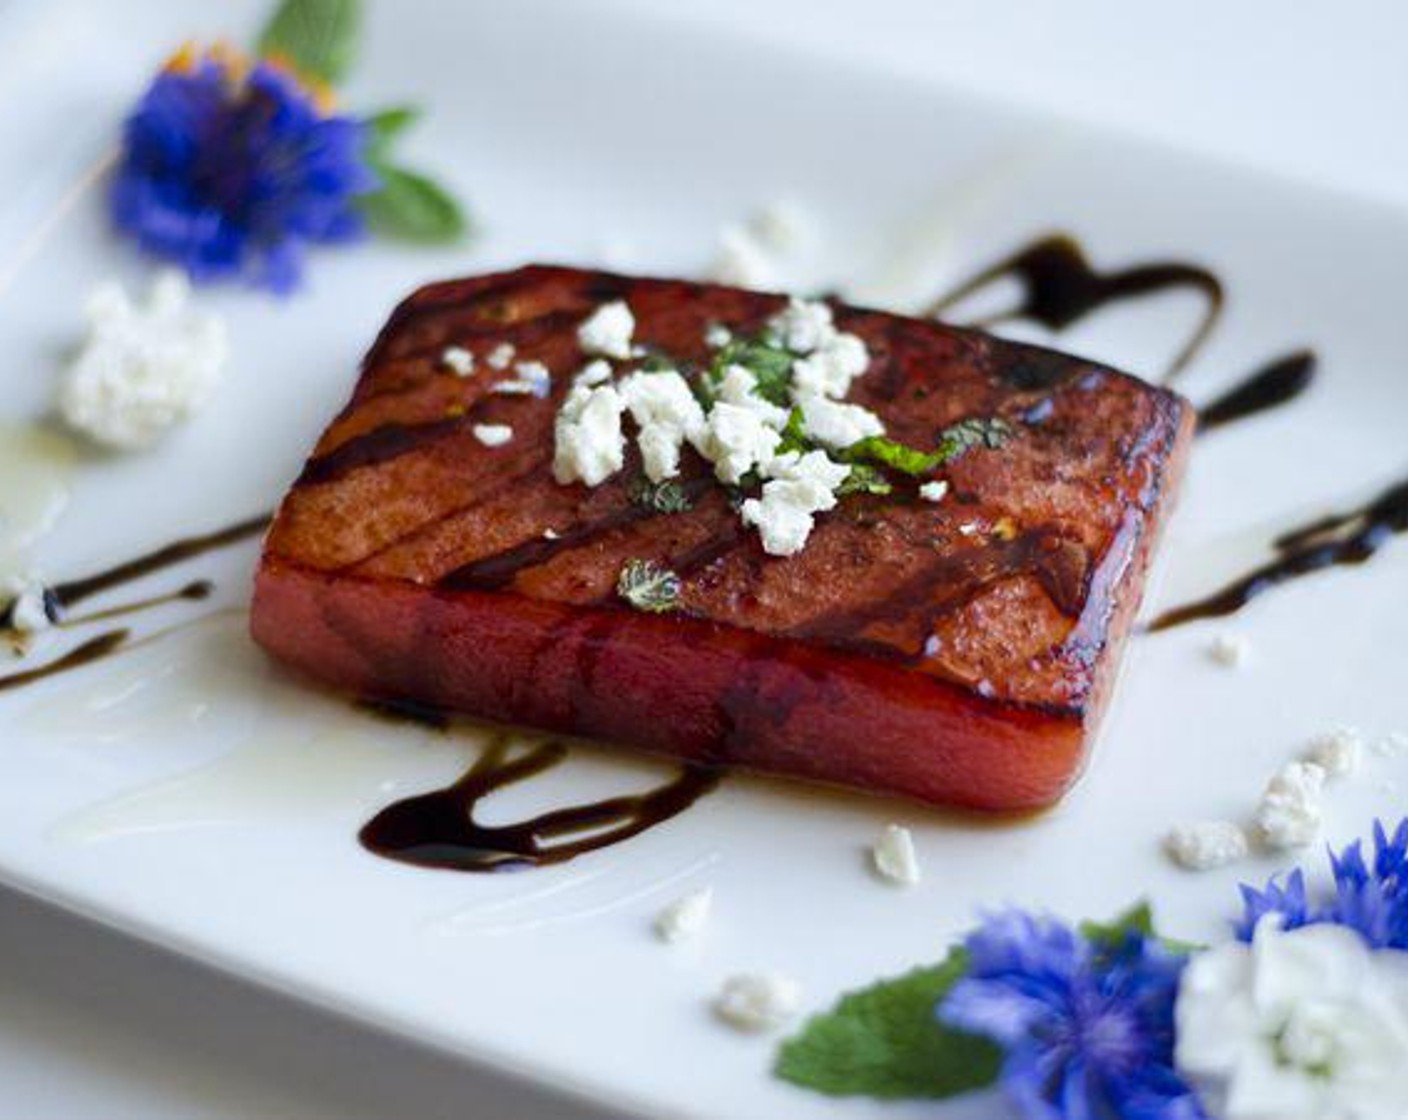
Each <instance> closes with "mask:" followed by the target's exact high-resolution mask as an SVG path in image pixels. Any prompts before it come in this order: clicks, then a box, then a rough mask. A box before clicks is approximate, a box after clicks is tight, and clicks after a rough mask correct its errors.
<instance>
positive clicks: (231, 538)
mask: <svg viewBox="0 0 1408 1120" xmlns="http://www.w3.org/2000/svg"><path fill="white" fill-rule="evenodd" d="M270 517H271V515H270V514H260V515H259V516H258V517H251V518H249V519H247V520H245V521H240V522H237V523H236V524H234V525H231V526H229V527H228V528H225V529H217V530H216V531H215V532H213V533H203V534H201V535H200V536H195V537H184V538H182V539H181V540H177V541H172V542H171V543H170V544H168V545H163V546H162V547H161V548H158V549H154V550H153V551H151V552H148V553H144V554H143V555H141V556H138V557H137V558H136V559H134V560H125V561H123V562H122V563H120V564H115V565H113V566H112V567H111V568H107V569H105V570H104V571H101V572H94V573H93V574H92V575H89V576H84V577H82V578H81V579H73V580H68V581H66V582H64V583H58V584H55V585H54V586H53V587H52V588H50V591H51V592H52V593H53V596H54V598H55V599H56V600H57V601H58V604H59V606H60V607H61V608H65V607H71V606H73V605H74V604H75V603H79V602H82V601H83V600H84V599H87V598H90V597H91V596H94V595H97V594H99V593H101V592H103V591H111V590H112V589H113V588H114V587H121V586H122V585H123V584H124V583H131V582H132V581H134V580H138V579H142V578H143V577H144V576H149V575H152V574H153V573H154V572H159V571H161V570H162V569H164V568H170V567H173V566H175V565H176V564H180V563H183V562H185V561H187V560H193V559H195V558H196V557H197V556H203V555H205V554H206V553H207V552H214V551H216V550H217V549H221V548H226V547H228V546H229V545H232V544H238V543H239V542H240V541H242V540H246V539H248V538H249V537H254V536H258V535H259V534H260V533H262V532H263V531H264V529H265V528H266V527H267V526H268V524H269V521H270Z"/></svg>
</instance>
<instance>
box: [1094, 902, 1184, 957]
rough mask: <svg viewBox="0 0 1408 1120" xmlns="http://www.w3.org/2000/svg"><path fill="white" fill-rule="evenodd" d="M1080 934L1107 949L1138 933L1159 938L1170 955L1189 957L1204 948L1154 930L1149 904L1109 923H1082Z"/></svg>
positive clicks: (1138, 906) (1127, 911)
mask: <svg viewBox="0 0 1408 1120" xmlns="http://www.w3.org/2000/svg"><path fill="white" fill-rule="evenodd" d="M1079 928H1080V933H1081V936H1082V937H1084V938H1085V939H1086V940H1087V941H1091V942H1094V943H1095V944H1096V945H1097V946H1099V947H1101V948H1105V949H1113V948H1116V947H1118V946H1119V944H1120V942H1122V941H1123V940H1124V939H1125V938H1126V937H1127V936H1128V935H1129V934H1131V933H1138V934H1142V935H1143V936H1144V937H1153V938H1157V939H1158V942H1159V944H1160V945H1162V946H1163V947H1164V948H1165V949H1167V950H1168V951H1169V952H1170V953H1180V954H1183V955H1185V956H1186V955H1187V954H1189V953H1195V952H1197V951H1199V950H1200V949H1202V948H1203V946H1201V945H1196V944H1194V943H1193V942H1191V941H1177V940H1175V939H1173V938H1171V937H1164V936H1163V935H1162V934H1160V933H1159V932H1158V931H1157V930H1156V929H1155V928H1154V911H1153V909H1152V908H1151V907H1150V906H1149V904H1148V903H1147V902H1138V903H1136V904H1135V905H1133V906H1131V907H1130V908H1129V909H1128V910H1126V911H1125V912H1124V913H1123V914H1121V915H1119V917H1117V918H1115V919H1114V920H1113V921H1109V922H1082V923H1081V924H1080V927H1079Z"/></svg>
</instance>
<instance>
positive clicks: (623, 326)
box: [577, 299, 636, 361]
mask: <svg viewBox="0 0 1408 1120" xmlns="http://www.w3.org/2000/svg"><path fill="white" fill-rule="evenodd" d="M635 329H636V318H635V316H634V315H632V314H631V309H630V308H629V307H627V306H626V304H625V301H624V300H619V299H618V300H612V301H611V302H610V303H603V304H602V305H601V306H600V307H598V308H597V309H596V310H595V311H593V312H592V313H591V315H589V316H588V317H587V318H586V319H585V320H584V321H583V322H582V325H581V326H580V327H578V328H577V341H578V342H579V343H580V344H581V347H582V351H583V352H584V353H586V354H589V355H597V356H600V357H603V358H616V359H617V360H619V361H625V360H626V359H627V358H629V357H630V356H631V336H632V335H633V334H634V333H635Z"/></svg>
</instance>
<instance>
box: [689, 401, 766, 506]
mask: <svg viewBox="0 0 1408 1120" xmlns="http://www.w3.org/2000/svg"><path fill="white" fill-rule="evenodd" d="M781 439H782V436H781V435H780V434H779V433H778V430H777V429H776V428H775V427H773V426H771V425H769V424H768V423H766V422H765V421H764V420H763V418H762V417H761V416H759V415H758V413H756V412H754V411H753V410H751V409H749V408H747V407H744V406H743V405H736V404H729V403H728V402H727V401H720V402H718V403H717V404H715V405H714V407H713V408H712V409H711V410H710V411H709V422H708V424H707V426H706V427H705V429H704V432H703V433H702V435H701V436H700V439H699V441H698V443H697V444H696V446H697V447H698V449H699V452H700V454H702V455H703V456H704V457H705V458H706V459H708V460H709V461H710V462H711V463H713V464H714V474H715V475H716V476H717V477H718V479H719V481H720V482H722V483H724V484H726V485H728V486H736V485H737V484H738V483H739V482H740V481H742V479H743V476H744V475H745V474H747V473H748V472H749V471H751V470H752V469H753V468H754V467H756V466H758V465H760V464H762V463H765V462H767V461H768V460H769V459H771V458H772V455H773V452H774V451H776V450H777V445H778V443H779V442H780V441H781Z"/></svg>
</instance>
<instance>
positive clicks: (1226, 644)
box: [1208, 633, 1252, 669]
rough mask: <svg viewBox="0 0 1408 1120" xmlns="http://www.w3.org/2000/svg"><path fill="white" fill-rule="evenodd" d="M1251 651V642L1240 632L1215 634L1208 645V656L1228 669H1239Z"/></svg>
mask: <svg viewBox="0 0 1408 1120" xmlns="http://www.w3.org/2000/svg"><path fill="white" fill-rule="evenodd" d="M1251 652H1252V647H1251V643H1250V642H1249V641H1247V639H1246V637H1245V636H1244V635H1242V634H1231V633H1223V634H1217V635H1215V636H1214V637H1213V640H1212V644H1211V645H1210V646H1208V656H1209V657H1211V658H1212V659H1213V660H1214V661H1215V662H1217V663H1218V664H1219V665H1225V666H1226V667H1227V668H1229V669H1240V668H1241V667H1242V666H1243V665H1245V664H1246V663H1247V660H1248V658H1250V657H1251Z"/></svg>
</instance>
